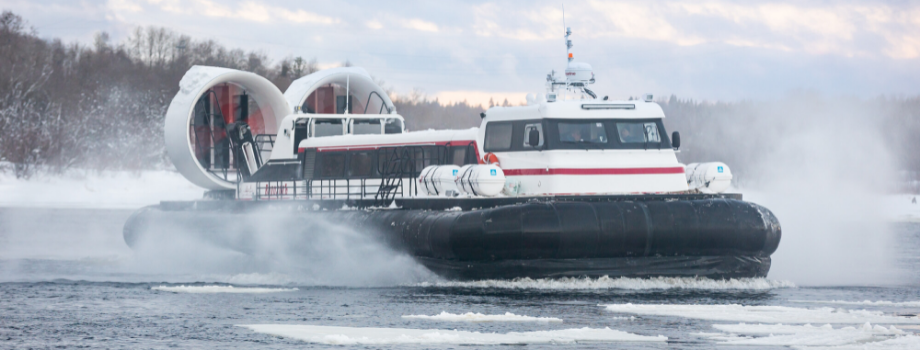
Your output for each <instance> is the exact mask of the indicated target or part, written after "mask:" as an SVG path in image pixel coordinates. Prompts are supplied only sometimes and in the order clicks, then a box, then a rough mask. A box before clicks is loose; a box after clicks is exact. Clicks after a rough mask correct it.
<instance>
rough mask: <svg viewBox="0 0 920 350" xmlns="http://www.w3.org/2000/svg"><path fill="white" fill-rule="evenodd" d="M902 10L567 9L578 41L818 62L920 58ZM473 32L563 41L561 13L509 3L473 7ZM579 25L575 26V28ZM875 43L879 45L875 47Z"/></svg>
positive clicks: (702, 5) (909, 11) (756, 6)
mask: <svg viewBox="0 0 920 350" xmlns="http://www.w3.org/2000/svg"><path fill="white" fill-rule="evenodd" d="M906 7H907V6H900V7H899V6H898V5H897V4H884V3H882V4H873V5H869V6H866V5H857V4H850V3H843V4H836V3H830V4H828V5H812V4H800V3H794V2H793V3H743V4H739V3H735V2H725V1H707V2H692V1H671V2H664V3H650V2H639V1H606V0H589V1H587V2H586V3H584V4H583V5H581V6H579V5H578V4H575V6H569V7H568V11H567V12H568V13H567V16H566V21H567V22H568V23H569V26H572V27H573V28H574V29H575V31H576V32H577V33H579V35H585V36H587V37H594V38H612V39H617V38H626V39H640V40H650V41H657V42H665V43H670V44H674V45H678V46H695V45H700V44H724V45H729V46H738V47H755V48H763V49H768V50H778V51H785V52H802V53H807V54H815V55H825V54H830V55H840V56H845V57H852V56H854V55H862V56H879V55H884V56H887V57H890V58H895V59H912V58H918V57H920V8H906ZM473 14H474V21H473V25H472V26H473V31H474V33H476V34H477V35H479V36H483V37H502V38H508V39H513V40H519V41H533V40H547V39H553V38H559V37H561V36H562V34H561V31H559V30H558V29H557V28H560V27H561V23H562V14H561V11H560V9H558V8H556V6H546V7H542V8H541V7H538V8H521V7H519V6H512V5H507V4H504V3H485V4H481V5H478V6H474V7H473ZM573 23H574V25H573ZM873 38H875V39H876V40H873Z"/></svg>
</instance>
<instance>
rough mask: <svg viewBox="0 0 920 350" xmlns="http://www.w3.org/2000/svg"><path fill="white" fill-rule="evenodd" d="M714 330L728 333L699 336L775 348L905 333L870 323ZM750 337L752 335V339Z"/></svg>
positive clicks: (872, 339)
mask: <svg viewBox="0 0 920 350" xmlns="http://www.w3.org/2000/svg"><path fill="white" fill-rule="evenodd" d="M713 328H716V329H718V330H721V331H723V332H727V333H729V334H712V333H707V334H700V335H701V336H704V337H707V338H710V339H713V340H716V341H717V342H719V344H720V345H761V346H764V345H774V346H795V347H803V346H847V345H856V344H866V345H869V344H874V343H877V342H883V341H887V340H893V339H896V338H897V337H901V336H904V335H905V333H904V332H903V331H901V330H899V329H897V328H894V327H890V328H885V327H882V326H878V325H876V326H872V325H870V324H869V323H866V324H863V325H862V326H859V327H843V328H837V329H834V328H833V327H832V326H831V325H829V324H827V325H824V326H820V327H815V326H812V325H810V324H806V325H804V326H794V325H782V324H775V325H765V324H743V323H742V324H737V325H713ZM750 335H754V336H753V337H752V336H750Z"/></svg>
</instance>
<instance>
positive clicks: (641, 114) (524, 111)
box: [486, 100, 664, 122]
mask: <svg viewBox="0 0 920 350" xmlns="http://www.w3.org/2000/svg"><path fill="white" fill-rule="evenodd" d="M541 118H548V119H660V118H664V111H663V110H662V109H661V106H659V105H658V104H657V103H655V102H645V101H642V100H631V101H602V100H568V101H557V102H549V103H540V104H533V105H528V106H517V107H492V108H489V110H488V111H486V121H487V122H488V121H499V120H522V119H541Z"/></svg>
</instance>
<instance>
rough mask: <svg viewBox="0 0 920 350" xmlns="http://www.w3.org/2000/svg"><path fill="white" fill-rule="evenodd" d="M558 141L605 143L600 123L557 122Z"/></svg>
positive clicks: (605, 132) (604, 130)
mask: <svg viewBox="0 0 920 350" xmlns="http://www.w3.org/2000/svg"><path fill="white" fill-rule="evenodd" d="M559 140H560V141H562V142H568V143H607V130H606V129H605V128H604V123H602V122H593V121H592V122H573V123H569V122H559Z"/></svg>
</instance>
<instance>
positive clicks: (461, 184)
mask: <svg viewBox="0 0 920 350" xmlns="http://www.w3.org/2000/svg"><path fill="white" fill-rule="evenodd" d="M456 182H457V188H459V189H460V191H463V192H464V193H466V194H470V195H474V196H487V197H492V196H497V195H498V194H499V193H501V192H502V189H503V188H504V187H505V172H503V171H502V169H501V168H499V167H498V166H497V165H495V164H470V165H464V166H463V167H462V168H460V175H459V176H457V180H456Z"/></svg>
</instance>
